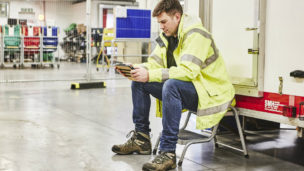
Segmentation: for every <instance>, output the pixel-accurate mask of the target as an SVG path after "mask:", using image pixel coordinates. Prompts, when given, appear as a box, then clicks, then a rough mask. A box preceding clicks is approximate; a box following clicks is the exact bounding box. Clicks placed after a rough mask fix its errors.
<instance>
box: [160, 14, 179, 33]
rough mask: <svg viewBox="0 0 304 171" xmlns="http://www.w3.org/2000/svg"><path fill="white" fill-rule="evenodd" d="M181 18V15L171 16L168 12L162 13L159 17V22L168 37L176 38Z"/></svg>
mask: <svg viewBox="0 0 304 171" xmlns="http://www.w3.org/2000/svg"><path fill="white" fill-rule="evenodd" d="M180 18H181V15H180V14H179V13H175V14H174V15H172V16H170V15H168V14H167V13H166V12H162V13H161V14H160V15H159V16H157V22H158V23H159V24H160V29H162V30H163V32H164V33H165V35H166V36H176V34H177V30H178V25H179V22H180Z"/></svg>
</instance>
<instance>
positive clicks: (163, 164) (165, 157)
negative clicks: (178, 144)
mask: <svg viewBox="0 0 304 171" xmlns="http://www.w3.org/2000/svg"><path fill="white" fill-rule="evenodd" d="M175 168H176V155H175V153H170V152H161V153H160V154H159V155H157V156H156V157H155V158H154V159H153V160H152V161H151V162H148V163H145V164H144V165H143V168H142V170H144V171H152V170H157V171H165V170H170V169H175Z"/></svg>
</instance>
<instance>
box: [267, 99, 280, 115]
mask: <svg viewBox="0 0 304 171" xmlns="http://www.w3.org/2000/svg"><path fill="white" fill-rule="evenodd" d="M279 106H282V105H280V102H278V101H272V100H265V110H268V111H272V112H281V111H280V110H278V109H279Z"/></svg>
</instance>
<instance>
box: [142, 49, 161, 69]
mask: <svg viewBox="0 0 304 171" xmlns="http://www.w3.org/2000/svg"><path fill="white" fill-rule="evenodd" d="M163 58H164V56H163V55H162V54H161V47H160V46H159V45H156V47H155V49H154V50H153V52H152V53H151V55H150V56H149V57H148V62H145V63H142V64H139V65H137V66H141V67H144V68H146V69H147V70H148V71H149V72H150V71H151V70H155V69H160V68H164V62H163Z"/></svg>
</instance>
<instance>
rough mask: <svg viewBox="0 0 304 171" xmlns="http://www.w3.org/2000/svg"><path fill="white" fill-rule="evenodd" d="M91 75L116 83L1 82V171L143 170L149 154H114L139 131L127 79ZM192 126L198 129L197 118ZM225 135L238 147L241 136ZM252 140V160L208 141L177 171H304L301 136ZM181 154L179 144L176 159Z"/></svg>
mask: <svg viewBox="0 0 304 171" xmlns="http://www.w3.org/2000/svg"><path fill="white" fill-rule="evenodd" d="M64 71H66V72H64ZM93 72H94V73H93V75H94V77H96V78H104V79H111V80H107V81H106V83H107V88H105V89H89V90H70V83H71V82H70V81H56V82H54V81H53V82H27V83H24V82H20V83H0V170H4V171H67V170H71V171H122V170H123V171H132V170H134V171H138V170H141V167H142V164H143V163H145V162H146V161H148V160H150V159H151V158H152V156H142V155H140V156H139V155H128V156H123V155H115V154H114V153H113V152H112V151H111V147H112V145H113V144H117V143H118V144H119V143H122V142H124V141H125V140H126V137H125V136H126V134H127V133H128V132H129V131H130V130H132V129H134V126H133V124H132V119H131V113H132V103H131V91H130V81H129V80H127V79H121V77H119V76H115V74H114V75H113V74H112V75H110V76H109V75H108V74H105V73H96V72H95V71H93ZM0 73H1V74H0V78H1V80H35V79H36V80H43V79H49V80H51V79H53V80H56V79H58V80H60V79H71V80H72V79H74V78H75V79H77V78H81V77H83V74H84V73H85V64H83V65H82V64H63V65H62V67H61V68H60V69H59V70H57V69H45V70H42V69H39V70H37V69H25V70H10V69H5V70H0ZM112 78H117V79H114V80H112ZM3 82H6V81H3ZM150 119H151V128H152V142H153V143H154V142H155V141H156V138H157V136H158V133H159V132H160V131H161V129H162V126H161V119H159V118H155V117H154V104H152V108H151V116H150ZM183 119H184V117H183ZM190 122H191V123H192V125H193V124H194V123H195V121H194V118H192V119H191V121H190ZM190 129H193V126H192V127H190ZM228 137H229V139H228V140H229V141H231V142H232V143H234V144H237V145H238V144H239V141H238V137H235V136H228ZM222 139H223V140H225V137H223V138H222ZM247 139H248V148H249V155H250V158H249V159H246V158H244V157H243V155H242V154H241V153H239V152H236V151H233V150H229V149H225V148H214V146H213V143H212V142H210V143H205V144H203V145H193V146H191V147H190V148H189V150H188V152H187V154H186V157H185V160H184V163H183V166H182V167H178V168H177V169H176V170H184V171H202V170H204V171H207V170H210V171H211V170H216V171H222V170H233V171H243V170H259V171H260V170H267V171H268V170H297V171H298V170H304V163H303V162H301V161H303V158H304V154H303V151H304V150H303V149H304V148H303V144H304V142H303V141H301V140H298V139H296V134H295V131H292V130H282V131H277V132H268V133H264V134H262V136H261V135H248V136H247ZM226 140H227V138H226ZM290 149H292V150H290ZM181 150H182V146H178V148H177V156H179V155H180V154H181ZM286 156H287V157H289V158H286ZM295 156H296V157H298V158H295ZM288 159H289V160H288ZM299 161H300V162H299Z"/></svg>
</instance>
